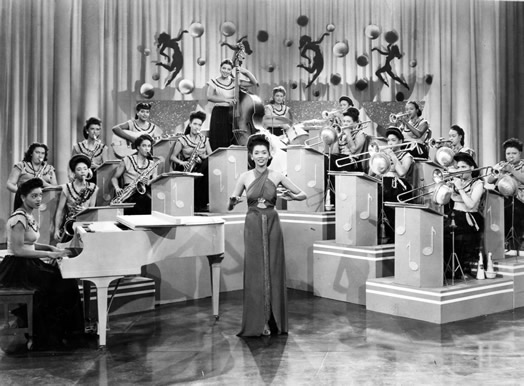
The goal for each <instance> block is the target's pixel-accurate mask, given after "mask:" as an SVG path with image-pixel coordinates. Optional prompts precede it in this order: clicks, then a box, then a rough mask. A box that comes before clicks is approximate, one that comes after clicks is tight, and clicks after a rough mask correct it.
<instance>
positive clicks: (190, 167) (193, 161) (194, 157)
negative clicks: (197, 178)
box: [184, 135, 206, 173]
mask: <svg viewBox="0 0 524 386" xmlns="http://www.w3.org/2000/svg"><path fill="white" fill-rule="evenodd" d="M205 139H206V137H204V136H203V135H201V136H200V141H198V144H197V145H196V147H195V149H194V150H193V152H192V153H191V156H190V157H189V159H188V160H187V164H185V165H184V172H186V173H191V172H192V171H193V169H194V168H195V165H196V160H197V157H198V148H199V147H200V145H202V143H203V142H204V141H205Z"/></svg>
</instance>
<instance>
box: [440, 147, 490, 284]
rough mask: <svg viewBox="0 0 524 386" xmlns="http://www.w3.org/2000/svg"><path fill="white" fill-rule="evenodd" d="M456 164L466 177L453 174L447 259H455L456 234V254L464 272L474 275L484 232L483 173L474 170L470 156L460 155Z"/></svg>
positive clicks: (474, 166)
mask: <svg viewBox="0 0 524 386" xmlns="http://www.w3.org/2000/svg"><path fill="white" fill-rule="evenodd" d="M454 161H455V164H456V167H455V168H456V171H458V172H461V171H463V172H464V173H462V174H460V173H459V174H456V173H454V174H453V179H452V184H453V192H452V193H451V205H452V209H451V212H450V215H449V216H448V217H447V219H446V221H445V225H444V232H445V237H444V256H445V258H446V259H449V258H450V257H451V253H452V245H451V243H452V237H451V233H452V232H454V234H455V253H456V254H457V257H458V260H459V262H460V265H461V267H462V269H463V271H464V272H465V273H466V274H471V267H472V266H473V265H474V264H475V262H476V261H477V259H478V253H479V250H480V248H481V236H482V230H483V228H484V219H483V218H482V215H481V214H480V212H479V204H480V199H481V198H482V195H483V193H484V182H483V180H482V179H480V178H478V177H479V171H478V170H474V169H477V164H476V163H475V160H474V159H473V157H471V156H470V155H469V154H467V153H457V154H455V156H454ZM452 227H453V228H452ZM448 262H449V261H445V266H448Z"/></svg>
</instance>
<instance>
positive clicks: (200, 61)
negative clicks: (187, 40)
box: [197, 57, 206, 66]
mask: <svg viewBox="0 0 524 386" xmlns="http://www.w3.org/2000/svg"><path fill="white" fill-rule="evenodd" d="M197 64H198V65H199V66H203V65H204V64H206V60H205V59H204V58H202V57H200V58H198V59H197Z"/></svg>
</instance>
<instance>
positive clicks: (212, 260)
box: [207, 253, 224, 320]
mask: <svg viewBox="0 0 524 386" xmlns="http://www.w3.org/2000/svg"><path fill="white" fill-rule="evenodd" d="M207 259H208V261H209V269H210V271H211V272H210V273H211V298H212V301H213V316H214V317H215V320H218V318H220V315H219V314H218V300H219V296H220V263H221V262H222V260H224V254H223V253H221V254H219V255H209V256H208V257H207Z"/></svg>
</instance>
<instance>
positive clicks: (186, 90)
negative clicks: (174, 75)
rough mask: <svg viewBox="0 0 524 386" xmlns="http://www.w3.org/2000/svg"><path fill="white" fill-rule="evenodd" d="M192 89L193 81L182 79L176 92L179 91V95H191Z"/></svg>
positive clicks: (193, 86) (193, 87)
mask: <svg viewBox="0 0 524 386" xmlns="http://www.w3.org/2000/svg"><path fill="white" fill-rule="evenodd" d="M194 89H195V85H194V84H193V81H191V80H189V79H182V80H181V81H180V82H179V83H178V91H180V93H181V94H191V93H192V92H193V90H194Z"/></svg>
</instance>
